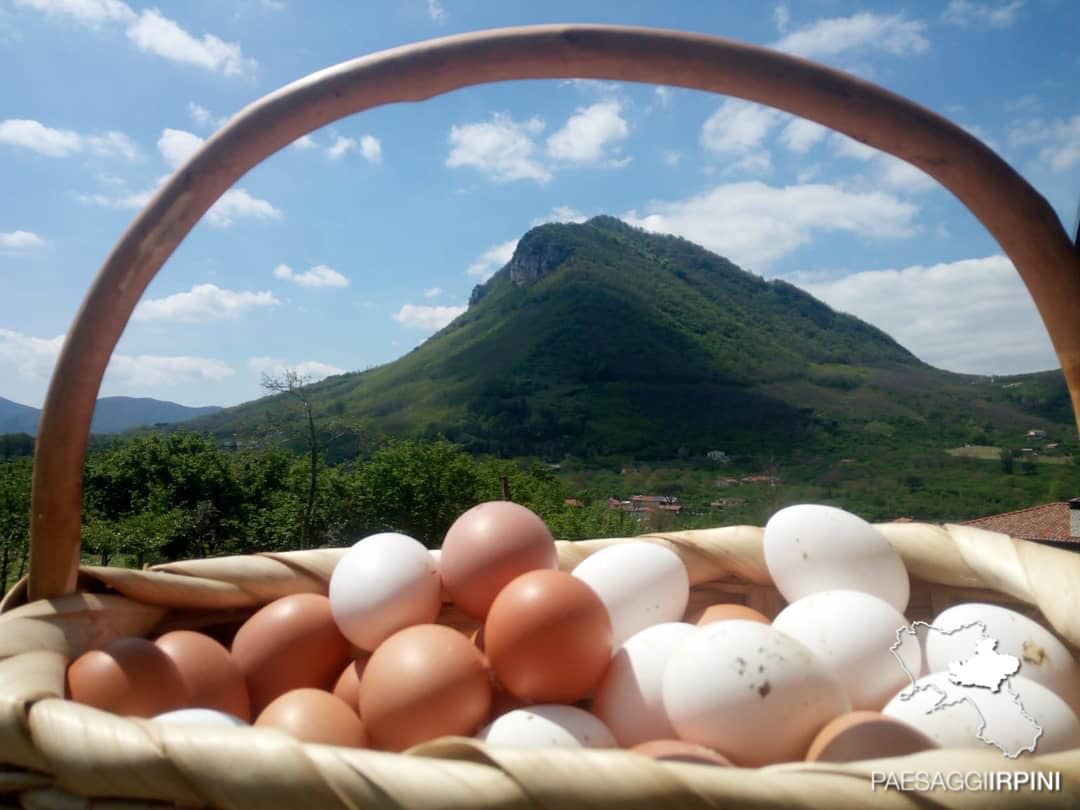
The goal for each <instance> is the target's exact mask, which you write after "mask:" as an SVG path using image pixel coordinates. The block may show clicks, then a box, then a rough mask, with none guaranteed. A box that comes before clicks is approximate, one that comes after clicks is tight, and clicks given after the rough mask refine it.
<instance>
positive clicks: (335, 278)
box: [274, 264, 349, 287]
mask: <svg viewBox="0 0 1080 810" xmlns="http://www.w3.org/2000/svg"><path fill="white" fill-rule="evenodd" d="M274 275H275V276H277V277H278V278H281V279H285V280H286V281H291V282H293V283H294V284H299V285H300V286H301V287H348V286H349V280H348V279H347V278H345V276H343V275H341V273H339V272H338V271H337V270H335V269H334V268H333V267H329V266H327V265H325V264H317V265H315V266H314V267H312V268H311V269H310V270H308V271H307V272H306V273H297V272H296V271H295V270H293V269H292V268H291V267H289V265H287V264H279V265H278V266H277V267H275V268H274Z"/></svg>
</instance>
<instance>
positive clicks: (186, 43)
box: [127, 8, 257, 76]
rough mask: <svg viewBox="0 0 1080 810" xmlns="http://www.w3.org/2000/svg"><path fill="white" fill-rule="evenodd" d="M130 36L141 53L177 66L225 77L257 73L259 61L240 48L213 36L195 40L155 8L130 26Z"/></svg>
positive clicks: (204, 36)
mask: <svg viewBox="0 0 1080 810" xmlns="http://www.w3.org/2000/svg"><path fill="white" fill-rule="evenodd" d="M127 36H128V39H130V40H131V41H132V42H133V43H135V46H136V47H137V48H138V49H139V50H141V51H145V52H147V53H152V54H155V55H157V56H161V57H163V58H165V59H169V60H172V61H174V62H182V63H185V64H189V65H195V66H196V67H201V68H203V69H205V70H210V71H213V72H215V73H222V74H223V75H225V76H252V75H254V73H255V68H256V65H257V63H256V61H255V60H254V59H250V58H248V57H245V56H244V54H243V52H242V51H241V49H240V45H239V44H237V43H235V42H225V41H224V40H222V39H219V38H218V37H216V36H214V35H213V34H203V36H202V39H196V38H195V37H194V36H192V35H191V34H190V33H188V32H187V31H185V30H184V29H183V28H181V27H180V25H179V24H177V23H176V22H175V21H174V20H170V19H169V18H168V17H166V16H164V15H163V14H162V13H161V12H160V11H158V10H157V9H156V8H154V9H146V10H144V11H143V12H142V13H141V14H140V15H139V17H138V19H137V20H135V21H134V22H133V23H131V24H130V25H129V26H128V29H127Z"/></svg>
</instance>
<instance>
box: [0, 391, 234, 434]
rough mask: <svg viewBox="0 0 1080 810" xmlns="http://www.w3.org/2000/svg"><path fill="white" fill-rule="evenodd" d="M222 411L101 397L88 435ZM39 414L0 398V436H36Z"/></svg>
mask: <svg viewBox="0 0 1080 810" xmlns="http://www.w3.org/2000/svg"><path fill="white" fill-rule="evenodd" d="M220 410H221V408H219V407H216V406H207V407H203V408H189V407H188V406H187V405H178V404H176V403H175V402H165V401H163V400H160V399H150V398H148V397H102V398H101V399H99V400H98V401H97V406H96V407H95V408H94V419H93V422H91V425H90V432H91V433H120V432H121V431H125V430H128V429H130V428H134V427H141V426H144V425H160V424H172V423H174V422H186V421H188V420H189V419H194V418H195V417H197V416H206V415H207V414H212V413H217V412H218V411H220ZM40 420H41V410H40V409H39V408H31V407H30V406H29V405H20V404H19V403H17V402H12V401H11V400H9V399H4V398H3V397H0V433H29V434H30V435H31V436H33V435H35V434H36V433H37V429H38V422H39V421H40Z"/></svg>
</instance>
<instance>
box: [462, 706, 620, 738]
mask: <svg viewBox="0 0 1080 810" xmlns="http://www.w3.org/2000/svg"><path fill="white" fill-rule="evenodd" d="M476 736H477V738H478V739H481V740H484V741H485V742H487V743H490V744H491V745H510V746H521V747H532V746H535V747H540V748H616V747H618V746H617V745H616V743H615V738H614V737H612V736H611V732H610V731H609V730H608V728H607V727H606V726H605V725H604V724H603V722H601V721H600V720H599V719H598V718H597V717H595V716H594V715H591V714H589V713H588V712H587V711H585V710H584V709H579V708H578V707H577V706H563V705H558V704H539V705H536V706H526V707H524V708H521V709H514V710H513V711H511V712H507V713H506V714H504V715H502V716H500V717H498V718H496V719H495V721H494V722H492V723H491V724H490V725H488V726H486V727H484V728H483V729H482V730H481V731H480V732H479V733H478V734H477V735H476Z"/></svg>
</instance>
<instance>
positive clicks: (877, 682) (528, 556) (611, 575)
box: [67, 501, 1080, 767]
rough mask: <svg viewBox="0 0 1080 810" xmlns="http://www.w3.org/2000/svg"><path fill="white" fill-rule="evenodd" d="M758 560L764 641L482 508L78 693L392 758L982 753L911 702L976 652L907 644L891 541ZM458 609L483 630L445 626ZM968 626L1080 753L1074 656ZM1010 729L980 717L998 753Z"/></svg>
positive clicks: (948, 637)
mask: <svg viewBox="0 0 1080 810" xmlns="http://www.w3.org/2000/svg"><path fill="white" fill-rule="evenodd" d="M764 557H765V563H766V566H767V568H768V571H769V574H770V576H771V577H772V580H773V582H774V583H775V585H776V587H777V589H778V590H779V591H780V593H781V595H782V596H783V597H784V598H785V599H786V600H787V601H788V603H789V604H788V605H787V607H785V608H784V609H783V610H782V611H781V612H780V614H779V615H778V616H776V618H775V619H774V620H773V621H772V622H770V621H769V619H768V618H767V617H765V616H764V615H762V614H761V613H759V612H757V611H756V610H753V609H751V608H749V607H746V606H744V605H737V604H720V605H714V606H711V607H708V608H707V609H705V610H704V611H703V612H702V611H700V610H697V611H692V612H691V614H688V613H687V606H688V600H689V593H690V582H689V576H688V574H687V570H686V567H685V565H684V564H683V562H682V561H681V559H680V558H679V557H678V555H676V554H675V553H674V552H672V551H670V550H669V549H668V548H666V547H664V546H662V545H658V544H655V543H649V542H644V541H624V542H620V543H615V544H613V545H610V546H607V547H605V548H603V549H602V550H600V551H598V552H596V553H594V554H592V555H590V556H588V557H587V558H585V559H584V560H583V561H582V562H581V563H580V564H579V565H577V566H576V567H575V568H574V569H573V571H571V572H565V571H560V570H558V560H557V557H556V551H555V542H554V540H553V538H552V536H551V533H550V532H549V531H548V528H547V526H546V525H545V524H544V522H543V521H542V520H541V519H540V518H539V517H537V516H536V515H535V514H533V513H532V512H530V511H529V510H528V509H526V508H524V507H522V506H519V505H517V504H514V503H510V502H505V501H499V502H491V503H484V504H480V505H479V506H476V507H474V508H473V509H470V510H469V511H467V512H466V513H465V514H463V515H462V516H461V517H460V518H458V520H457V521H456V522H455V523H454V524H453V526H452V527H451V528H450V530H449V532H448V533H447V535H446V538H445V541H444V543H443V546H442V549H441V550H440V551H437V552H431V551H429V550H428V549H426V548H425V547H424V546H423V545H422V544H421V543H419V542H418V541H416V540H414V539H412V538H410V537H407V536H405V535H402V534H397V533H383V534H376V535H372V536H370V537H367V538H365V539H363V540H360V541H359V542H357V543H356V544H355V545H354V546H353V547H352V548H350V549H348V550H347V551H346V552H345V554H344V555H343V556H342V557H341V559H340V560H339V562H338V564H337V566H336V567H335V569H334V571H333V574H332V576H331V579H330V585H329V595H328V596H323V595H321V594H311V593H307V594H295V595H292V596H286V597H283V598H281V599H278V600H276V601H274V602H271V603H270V604H268V605H266V606H264V607H263V608H262V609H261V610H259V611H258V612H257V613H255V614H254V615H253V616H251V618H250V619H248V620H247V621H246V622H245V623H244V624H243V626H241V627H240V629H239V631H238V632H237V633H236V635H235V637H234V639H233V640H232V644H231V647H230V648H229V649H226V648H225V647H224V646H223V645H222V644H220V643H219V642H217V641H215V640H214V639H212V638H210V637H209V636H206V635H203V634H200V633H196V632H191V631H176V632H171V633H166V634H165V635H163V636H161V637H159V638H158V639H156V640H155V641H148V640H145V639H139V638H124V639H119V640H117V641H114V642H112V643H111V644H108V645H107V646H105V647H104V648H103V649H101V650H93V651H90V652H87V653H85V654H83V655H82V656H80V657H79V658H78V659H76V660H75V661H74V662H73V663H72V664H71V665H70V667H69V669H68V676H67V684H68V691H69V696H70V698H71V699H72V700H75V701H78V702H81V703H85V704H88V705H91V706H95V707H97V708H100V709H104V710H106V711H111V712H114V713H116V714H122V715H130V716H138V717H148V718H153V719H154V720H156V721H158V722H163V723H189V724H196V725H204V726H205V725H215V724H216V725H232V726H237V725H246V724H248V723H253V724H254V725H256V726H267V727H272V728H276V729H279V730H282V731H284V732H286V733H288V734H291V735H293V736H294V737H296V738H297V739H299V740H303V741H306V742H314V743H325V744H332V745H340V746H354V747H367V748H373V749H378V750H384V751H403V750H405V749H408V748H410V747H411V746H414V745H417V744H419V743H423V742H426V741H429V740H432V739H435V738H438V737H442V736H447V735H458V736H473V737H476V738H478V739H481V740H485V741H487V742H488V743H490V744H494V745H513V746H562V747H595V748H613V747H622V748H630V749H633V750H635V751H638V752H639V753H642V754H644V755H648V756H653V757H656V758H661V759H677V760H683V761H690V762H699V763H711V764H717V765H730V764H735V765H739V766H744V767H756V766H761V765H767V764H770V763H776V762H787V761H794V760H801V759H808V760H821V761H848V760H853V759H868V758H874V757H883V756H898V755H902V754H906V753H913V752H915V751H920V750H925V749H929V748H935V747H946V748H969V747H984V745H985V744H984V743H982V742H980V740H979V739H978V737H977V735H976V732H977V731H978V730H979V717H978V716H977V714H976V713H975V712H973V711H971V710H970V708H967V707H965V706H964V705H963V704H962V703H961V704H956V705H954V706H950V707H948V708H946V709H940V710H938V711H934V712H929V713H928V712H927V709H928V708H929V706H923V705H922V703H925V701H922V700H919V699H910V700H909V699H908V698H909V697H911V696H912V695H913V694H914V692H913V690H912V689H911V680H910V678H909V677H908V675H907V673H911V676H912V677H915V678H918V679H919V681H918V684H917V685H928V684H929V685H932V684H935V683H938V682H939V681H940V682H941V683H942V684H944V683H945V682H947V679H948V674H949V673H948V666H949V663H950V662H951V661H956V660H958V659H962V658H966V657H970V656H971V655H972V653H973V643H972V642H973V638H972V637H971V636H970V635H969V634H965V632H959V633H955V634H944V633H933V634H930V635H926V634H914V633H901V632H900V630H901V628H905V627H906V626H910V625H911V622H910V621H908V620H907V619H906V618H905V616H904V611H905V610H906V609H907V604H908V597H909V580H908V575H907V572H906V570H905V568H904V565H903V563H902V561H901V560H900V558H899V556H898V555H897V553H896V552H895V551H894V550H893V549H892V547H891V546H890V545H889V543H888V541H887V540H886V539H885V537H884V536H883V535H882V534H881V533H880V532H879V531H878V530H877V529H875V528H874V527H873V526H871V525H870V524H868V523H866V522H865V521H863V520H861V519H860V518H858V517H856V516H854V515H851V514H849V513H847V512H844V511H842V510H840V509H836V508H833V507H827V506H815V505H800V506H792V507H789V508H787V509H783V510H781V511H779V512H777V513H776V514H775V515H774V516H773V517H772V519H771V520H770V521H769V522H768V524H767V526H766V527H765V536H764ZM445 601H450V602H452V603H453V604H454V605H455V606H456V608H457V609H458V610H459V611H460V612H461V613H463V614H465V615H466V616H468V617H470V618H471V619H473V620H475V622H477V623H478V624H479V626H478V628H477V630H476V632H474V633H473V634H472V635H471V636H469V635H466V634H465V633H463V632H460V631H459V630H457V629H454V628H452V627H450V626H447V625H443V624H438V623H437V619H438V618H439V616H440V612H441V611H442V608H443V604H444V602H445ZM972 621H981V622H983V623H984V625H985V626H986V632H987V634H988V635H991V636H993V637H994V638H996V639H998V641H999V644H998V647H997V652H999V653H1005V654H1012V655H1015V656H1017V657H1018V658H1021V659H1022V661H1023V665H1022V668H1021V671H1020V674H1018V675H1015V676H1013V678H1012V685H1013V688H1014V689H1015V690H1016V691H1017V692H1018V693H1020V694H1022V695H1023V696H1024V706H1025V709H1026V710H1027V712H1028V714H1030V715H1031V716H1033V717H1036V718H1037V719H1038V721H1039V724H1040V726H1041V727H1042V729H1043V731H1042V735H1041V737H1040V739H1039V744H1038V752H1039V753H1040V754H1042V753H1051V752H1053V751H1059V750H1066V749H1070V748H1075V747H1080V721H1078V720H1077V714H1076V712H1077V711H1078V710H1080V665H1078V664H1077V662H1076V661H1075V660H1074V659H1073V657H1072V655H1071V654H1070V653H1069V651H1068V650H1067V648H1066V647H1065V646H1064V645H1063V644H1062V643H1061V642H1060V641H1058V639H1057V638H1056V637H1055V636H1053V635H1052V634H1051V633H1050V632H1049V631H1047V630H1046V629H1044V628H1043V627H1042V626H1040V625H1039V624H1037V623H1035V622H1034V621H1032V620H1030V619H1028V618H1027V617H1025V616H1022V615H1021V614H1019V613H1016V612H1014V611H1010V610H1007V609H1005V608H1001V607H997V606H992V605H975V604H969V605H958V606H955V607H952V608H950V609H949V610H947V611H945V612H944V613H942V614H941V615H940V616H938V617H937V618H935V619H934V621H933V622H931V624H933V625H934V626H935V627H937V628H941V629H945V628H950V627H960V626H962V625H965V624H969V623H970V622H972ZM898 642H899V643H898ZM901 662H902V664H903V666H901ZM905 670H906V672H905ZM921 694H925V692H923V693H921ZM1013 714H1015V713H1013ZM1011 717H1012V715H1009V714H1008V713H1007V712H1005V711H1004V710H1003V712H1002V717H1001V718H988V721H993V722H995V723H997V724H998V725H996V726H995V730H996V733H997V734H998V735H999V736H1000V735H1002V734H1007V733H1008V732H1006V731H1005V729H1004V728H1003V724H1006V723H1008V722H1010V721H1011ZM1015 733H1016V734H1017V735H1020V736H1021V737H1022V735H1023V734H1024V733H1026V732H1025V730H1024V729H1020V728H1018V729H1016V732H1015Z"/></svg>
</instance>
